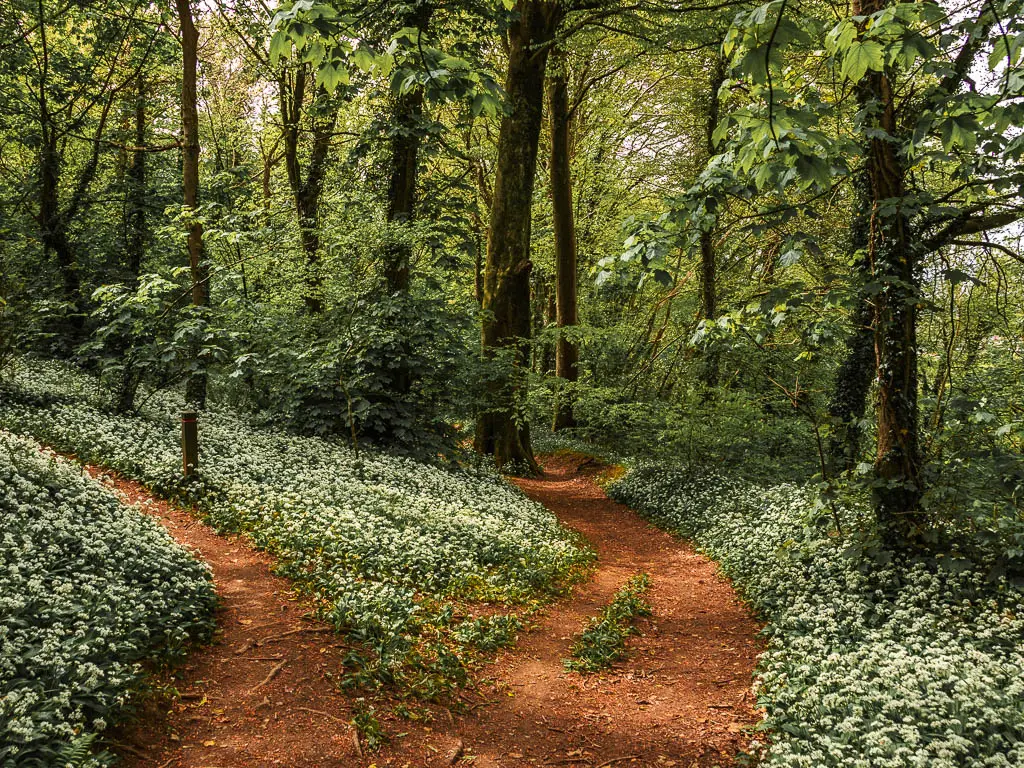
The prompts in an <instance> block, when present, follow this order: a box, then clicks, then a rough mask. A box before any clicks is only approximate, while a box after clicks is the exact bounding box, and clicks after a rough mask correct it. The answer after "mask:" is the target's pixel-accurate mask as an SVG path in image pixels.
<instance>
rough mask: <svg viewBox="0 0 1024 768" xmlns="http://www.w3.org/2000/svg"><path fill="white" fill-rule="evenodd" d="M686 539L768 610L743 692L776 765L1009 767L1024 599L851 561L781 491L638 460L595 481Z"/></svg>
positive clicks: (800, 492) (1019, 692)
mask: <svg viewBox="0 0 1024 768" xmlns="http://www.w3.org/2000/svg"><path fill="white" fill-rule="evenodd" d="M610 492H611V493H612V495H614V496H615V497H617V498H618V499H619V500H620V501H623V502H624V503H627V504H629V505H631V506H633V507H634V508H635V509H637V510H638V511H641V512H642V513H644V514H646V515H648V516H649V517H651V518H652V519H654V520H655V521H657V522H659V523H661V524H662V525H664V526H665V527H668V528H672V529H675V530H677V531H679V532H680V533H682V534H684V535H686V536H687V537H689V538H691V539H692V540H694V541H695V542H696V543H697V544H698V545H699V546H700V547H701V548H702V549H703V550H704V551H706V552H707V553H708V554H709V555H710V556H711V557H713V558H714V559H715V560H717V561H718V562H719V563H721V565H722V568H723V570H724V571H725V572H726V573H727V574H728V575H729V576H730V577H731V578H733V579H734V580H735V582H736V584H737V586H738V587H739V588H740V589H741V591H742V592H743V593H744V594H745V595H746V596H747V597H748V598H749V599H750V600H751V601H752V603H753V604H754V605H755V607H757V608H758V610H759V611H761V612H762V614H763V615H764V617H765V618H766V619H767V620H768V626H767V627H766V629H765V634H766V635H767V637H768V640H769V643H768V648H767V650H766V652H765V653H764V655H763V656H762V659H761V664H760V680H759V682H758V695H759V699H760V703H761V705H762V706H764V708H765V710H766V715H767V716H766V722H765V725H766V727H767V729H768V730H769V732H770V733H771V743H770V745H769V749H768V754H767V756H766V758H765V763H764V764H765V765H769V766H778V767H779V768H797V766H800V767H806V768H820V767H823V766H843V768H925V767H926V766H927V768H966V767H969V768H982V767H983V766H984V767H985V768H994V767H996V766H1005V767H1006V768H1010V766H1021V765H1024V595H1022V594H1021V593H1020V592H1019V591H1017V590H1015V589H1014V588H1013V587H1012V586H1010V585H1009V584H1007V583H1005V582H1000V583H990V582H988V581H987V580H986V579H985V578H984V577H983V576H982V575H980V574H978V573H976V572H971V571H968V572H965V573H954V572H951V571H949V570H945V569H940V568H937V567H936V566H935V565H934V564H932V565H929V564H926V563H917V564H912V565H903V566H898V565H895V564H893V563H887V564H877V563H874V562H870V563H869V562H865V561H864V559H863V558H862V557H861V556H858V555H854V554H852V553H851V551H850V550H848V548H847V544H848V542H846V543H844V542H843V541H841V540H837V539H835V538H833V537H826V536H822V535H821V534H819V533H817V532H816V531H815V530H813V529H811V528H807V527H805V525H804V517H805V514H806V510H807V509H808V508H809V505H810V504H811V503H812V499H811V497H810V495H809V493H808V492H807V491H806V490H805V489H803V488H801V487H799V486H795V485H791V484H780V485H776V486H772V487H757V486H753V485H750V484H746V483H742V482H738V481H735V480H730V479H727V478H724V477H721V476H716V475H714V474H710V473H705V474H701V475H700V476H695V475H694V474H692V473H690V472H687V471H684V470H682V469H678V470H673V469H670V468H666V467H664V466H640V467H637V468H636V469H634V470H633V471H632V472H630V473H629V474H628V475H626V476H625V477H624V478H623V479H621V480H619V481H618V482H616V483H615V484H613V486H612V487H611V489H610Z"/></svg>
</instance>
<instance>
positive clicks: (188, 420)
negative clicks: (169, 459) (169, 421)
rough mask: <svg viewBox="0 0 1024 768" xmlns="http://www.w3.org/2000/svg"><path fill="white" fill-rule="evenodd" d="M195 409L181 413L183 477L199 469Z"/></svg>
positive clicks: (197, 426) (197, 425)
mask: <svg viewBox="0 0 1024 768" xmlns="http://www.w3.org/2000/svg"><path fill="white" fill-rule="evenodd" d="M197 418H198V414H197V413H196V412H195V411H184V412H183V413H182V414H181V464H182V470H183V471H184V473H185V477H189V476H191V475H193V474H194V473H195V472H196V471H197V470H198V469H199V424H198V422H197V421H196V419H197Z"/></svg>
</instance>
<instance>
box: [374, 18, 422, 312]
mask: <svg viewBox="0 0 1024 768" xmlns="http://www.w3.org/2000/svg"><path fill="white" fill-rule="evenodd" d="M433 13H434V5H433V4H432V3H431V2H423V1H421V2H419V3H416V4H415V5H414V6H413V7H412V8H410V10H409V11H407V12H406V13H405V14H404V15H403V16H402V27H403V28H412V29H415V30H416V31H417V33H418V34H419V35H421V36H422V35H425V34H426V31H427V27H428V25H429V24H430V17H431V16H432V15H433ZM423 95H424V94H423V87H422V86H420V85H416V86H414V87H413V88H411V89H410V90H408V91H406V92H404V93H401V94H399V95H397V96H396V97H394V102H393V109H392V120H391V128H390V130H391V140H390V144H391V147H390V150H391V168H390V173H389V179H388V204H387V211H386V215H387V220H388V221H389V222H390V223H392V224H405V223H408V222H411V221H412V220H413V219H414V218H415V216H416V176H417V170H418V168H419V151H420V143H421V142H422V136H423V124H422V123H423ZM411 258H412V248H411V245H410V244H409V242H408V240H407V239H405V238H403V237H401V236H397V237H394V238H392V239H391V240H390V241H389V242H388V243H386V245H385V253H384V279H385V281H386V284H387V290H388V293H391V294H395V293H404V292H405V291H408V290H409V277H410V272H409V265H410V260H411Z"/></svg>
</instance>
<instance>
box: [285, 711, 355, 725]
mask: <svg viewBox="0 0 1024 768" xmlns="http://www.w3.org/2000/svg"><path fill="white" fill-rule="evenodd" d="M295 709H296V710H298V711H299V712H309V713H311V714H314V715H322V716H323V717H327V718H330V719H331V720H334V721H336V722H339V723H346V724H347V723H348V720H346V719H345V718H343V717H338V716H337V715H332V714H331V713H330V712H324V711H323V710H320V709H310V708H309V707H295Z"/></svg>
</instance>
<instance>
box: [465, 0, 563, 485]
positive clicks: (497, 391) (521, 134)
mask: <svg viewBox="0 0 1024 768" xmlns="http://www.w3.org/2000/svg"><path fill="white" fill-rule="evenodd" d="M515 9H516V11H517V17H516V18H515V19H514V20H513V21H512V23H511V24H510V26H509V29H508V42H509V51H508V54H509V58H508V75H507V77H506V80H505V93H506V95H507V100H508V112H507V113H506V115H505V116H504V117H503V118H502V121H501V132H500V134H499V137H498V163H497V171H496V174H495V179H494V195H493V198H494V199H493V203H492V206H491V221H490V231H489V232H488V238H487V263H486V266H485V269H484V301H483V313H484V321H483V333H482V337H483V352H484V355H485V357H486V358H488V359H490V360H492V361H495V360H496V359H497V358H499V357H500V358H501V359H500V360H497V363H498V364H497V366H496V368H497V370H496V371H495V374H494V375H493V376H492V379H491V381H490V382H489V383H488V388H487V389H488V391H487V393H486V394H487V404H486V406H485V410H484V412H483V413H481V414H480V417H479V419H478V420H477V429H476V449H477V450H478V451H480V452H481V453H484V454H490V455H493V456H494V461H495V464H497V466H498V467H504V466H506V465H510V464H511V465H514V466H517V467H518V468H520V469H524V470H527V471H530V472H534V473H536V472H539V470H540V468H539V467H538V465H537V460H536V459H535V458H534V456H533V449H532V448H531V446H530V428H529V425H528V424H527V423H526V414H525V400H526V397H527V385H528V366H529V362H530V343H529V337H530V270H531V269H532V267H533V265H532V263H531V262H530V210H531V206H532V203H533V182H534V176H535V174H536V171H537V142H538V140H539V138H540V130H541V123H542V115H543V109H544V71H545V69H546V65H547V57H548V45H549V44H550V42H551V40H552V38H553V37H554V34H555V31H556V29H557V27H558V23H559V21H560V20H561V15H562V11H561V7H560V5H559V4H558V3H557V2H551V1H549V0H519V1H518V2H517V3H516V8H515Z"/></svg>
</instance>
